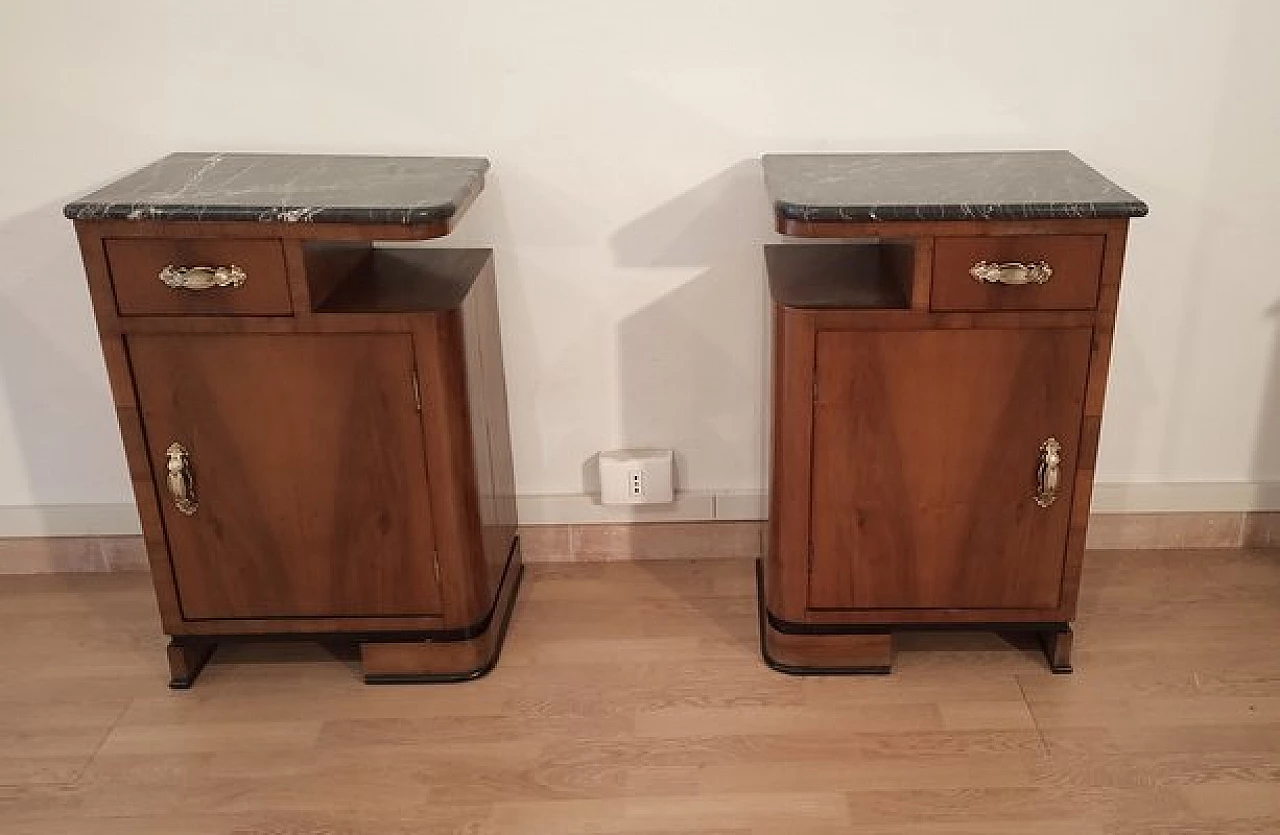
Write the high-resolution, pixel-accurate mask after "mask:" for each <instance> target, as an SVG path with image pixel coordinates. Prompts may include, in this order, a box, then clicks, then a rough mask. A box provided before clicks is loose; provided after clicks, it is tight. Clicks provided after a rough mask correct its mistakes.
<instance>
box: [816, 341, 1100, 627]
mask: <svg viewBox="0 0 1280 835" xmlns="http://www.w3.org/2000/svg"><path fill="white" fill-rule="evenodd" d="M1089 345H1090V332H1089V331H1088V330H1085V329H1072V330H1050V329H1021V330H979V329H974V330H949V331H847V332H836V331H827V332H823V333H821V334H819V336H818V343H817V372H816V389H815V397H816V402H815V405H814V417H813V446H814V450H815V454H814V456H813V477H812V479H813V488H812V489H813V497H812V503H811V514H812V518H811V522H810V525H811V531H812V549H813V553H812V557H811V559H810V564H809V592H808V601H809V606H810V607H812V608H820V609H847V608H853V609H887V608H942V609H966V608H975V609H994V608H1006V607H1007V608H1022V609H1049V608H1053V607H1056V606H1057V605H1058V600H1059V590H1060V578H1061V575H1062V564H1063V558H1064V551H1065V547H1066V535H1067V527H1068V524H1069V521H1070V514H1071V495H1070V489H1071V486H1072V473H1073V472H1074V461H1075V454H1076V446H1077V444H1076V441H1077V434H1078V431H1079V413H1080V409H1081V406H1082V402H1083V399H1084V387H1085V373H1086V370H1087V369H1086V363H1087V361H1088V356H1089ZM1049 437H1056V438H1057V439H1058V441H1059V442H1060V443H1061V444H1062V473H1063V476H1062V478H1063V482H1064V483H1063V487H1062V492H1061V495H1060V496H1059V498H1058V500H1057V501H1056V502H1055V503H1054V504H1053V505H1052V506H1050V507H1048V508H1041V507H1038V506H1037V505H1036V503H1035V502H1034V501H1033V496H1034V493H1035V487H1036V481H1035V473H1036V466H1037V463H1038V461H1039V447H1040V444H1041V443H1042V442H1043V441H1044V440H1045V439H1046V438H1049Z"/></svg>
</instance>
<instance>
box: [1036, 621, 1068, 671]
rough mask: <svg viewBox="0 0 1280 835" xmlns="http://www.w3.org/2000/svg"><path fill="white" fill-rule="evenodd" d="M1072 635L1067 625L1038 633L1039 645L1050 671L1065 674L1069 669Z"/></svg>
mask: <svg viewBox="0 0 1280 835" xmlns="http://www.w3.org/2000/svg"><path fill="white" fill-rule="evenodd" d="M1073 637H1074V635H1073V634H1072V632H1071V627H1070V626H1069V625H1064V626H1063V627H1062V628H1061V629H1055V630H1053V631H1051V632H1041V633H1040V646H1041V647H1043V648H1044V657H1045V660H1047V661H1048V662H1049V669H1050V670H1051V671H1052V672H1055V673H1059V674H1065V673H1070V672H1071V671H1072V670H1071V642H1072V639H1073Z"/></svg>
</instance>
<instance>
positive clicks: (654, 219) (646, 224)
mask: <svg viewBox="0 0 1280 835" xmlns="http://www.w3.org/2000/svg"><path fill="white" fill-rule="evenodd" d="M769 222H770V221H769V212H768V207H767V199H766V196H765V190H764V182H763V179H762V176H761V172H760V164H759V162H758V161H757V160H754V159H753V160H745V161H743V162H740V163H738V164H736V165H734V166H732V167H730V168H728V169H726V170H725V171H723V172H721V173H720V174H718V175H716V176H715V177H712V178H711V179H710V180H707V181H706V182H704V183H702V184H701V185H699V186H697V187H696V188H694V189H692V190H691V191H688V192H685V193H684V194H682V195H680V196H678V197H676V198H675V199H673V200H671V201H669V202H667V203H664V204H662V205H661V206H659V207H658V208H656V209H654V210H653V211H651V212H649V213H648V214H645V215H643V216H641V217H640V218H638V219H636V220H635V221H633V222H632V223H630V224H628V225H626V226H625V227H623V228H622V229H621V230H619V231H618V232H617V234H615V235H614V236H613V239H612V245H613V249H614V253H615V257H616V259H617V262H618V264H619V265H620V266H623V267H635V268H648V269H653V268H659V269H661V268H681V267H684V268H688V267H693V268H697V269H698V270H700V272H698V274H697V275H695V276H694V277H693V278H691V279H689V280H687V281H685V282H684V283H683V284H681V285H680V286H678V287H676V288H675V289H674V290H672V291H670V292H668V293H666V294H665V295H662V296H660V297H658V298H657V299H655V300H654V301H652V302H650V303H648V304H647V305H645V306H644V307H641V308H639V309H638V310H636V312H634V313H632V314H631V315H630V316H628V317H627V318H626V319H624V320H623V321H622V322H621V324H620V325H619V326H618V335H617V339H618V343H617V357H618V397H619V415H620V418H619V426H620V440H621V441H622V443H624V444H626V445H628V446H658V447H667V446H673V447H675V449H676V485H677V488H688V489H697V490H708V489H723V488H732V489H761V486H762V485H763V484H764V483H765V478H766V468H767V466H768V462H767V455H766V452H767V441H766V438H767V435H768V432H767V424H766V419H767V415H766V412H765V410H766V405H765V404H766V397H765V388H764V382H765V380H766V378H767V374H766V362H765V360H766V357H767V354H768V346H767V345H766V344H765V343H764V342H763V341H762V340H761V338H760V335H761V334H763V333H764V332H765V324H764V323H765V289H764V279H763V275H764V268H763V258H762V255H761V244H762V242H764V241H765V240H768V239H770V238H771V236H772V232H771V229H770V226H769Z"/></svg>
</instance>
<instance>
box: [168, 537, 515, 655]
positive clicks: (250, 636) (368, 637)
mask: <svg viewBox="0 0 1280 835" xmlns="http://www.w3.org/2000/svg"><path fill="white" fill-rule="evenodd" d="M519 548H520V537H519V536H516V537H514V538H512V540H511V547H510V548H509V549H508V550H507V562H506V564H505V565H504V566H503V567H502V578H501V579H500V580H499V581H498V588H499V589H501V588H502V584H503V583H505V582H506V581H507V572H508V571H510V570H511V563H512V562H513V560H512V556H513V555H514V554H515V553H516V551H517V550H519ZM521 570H522V571H523V565H522V566H521ZM517 582H519V580H517ZM497 608H498V596H496V595H495V596H494V600H493V605H492V606H490V607H489V611H488V612H487V613H486V614H485V616H484V617H483V618H481V619H480V620H478V621H476V622H475V623H473V624H470V625H469V626H458V627H454V628H452V629H409V630H399V631H391V630H387V631H382V630H371V631H363V632H226V633H222V632H219V633H218V634H216V635H211V634H208V633H200V634H198V635H190V634H187V635H183V634H173V633H170V635H169V637H171V638H173V639H175V640H186V641H196V640H203V641H215V642H216V641H241V642H245V641H266V642H275V641H345V642H349V643H357V644H359V643H364V642H373V641H376V642H379V643H384V644H394V643H400V642H404V643H413V642H416V641H440V642H446V643H447V642H451V641H470V640H471V639H472V638H478V637H479V636H481V635H483V634H484V633H486V632H488V631H489V627H490V625H492V623H493V617H494V613H495V610H496V609H497ZM312 617H313V616H310V615H307V616H296V617H295V616H292V615H291V616H289V617H288V618H283V617H282V618H279V619H280V620H286V619H287V620H309V619H311V618H312ZM314 617H319V618H321V619H324V620H333V617H332V616H329V615H323V616H320V615H317V616H314ZM358 617H365V616H364V615H360V616H358ZM396 617H412V616H411V615H396Z"/></svg>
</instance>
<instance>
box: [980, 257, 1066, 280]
mask: <svg viewBox="0 0 1280 835" xmlns="http://www.w3.org/2000/svg"><path fill="white" fill-rule="evenodd" d="M969 275H971V276H973V278H974V280H975V281H977V282H978V283H979V284H1013V285H1018V284H1048V283H1049V277H1050V276H1052V275H1053V267H1051V266H1049V262H1048V261H1036V262H1035V263H1031V264H1024V263H1022V262H1021V261H1005V262H1003V263H993V262H991V261H979V262H978V263H976V264H974V265H973V266H972V267H970V268H969Z"/></svg>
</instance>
